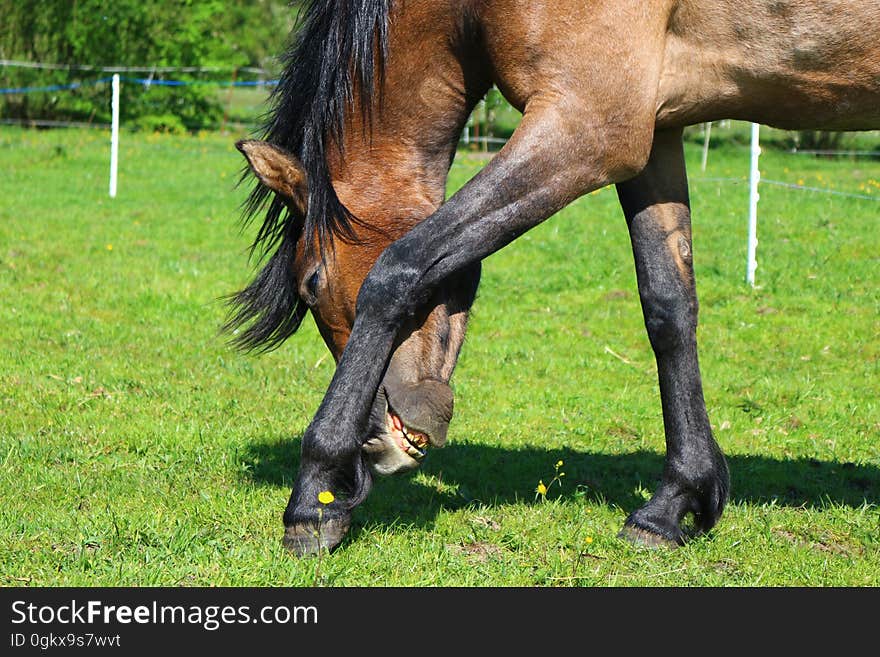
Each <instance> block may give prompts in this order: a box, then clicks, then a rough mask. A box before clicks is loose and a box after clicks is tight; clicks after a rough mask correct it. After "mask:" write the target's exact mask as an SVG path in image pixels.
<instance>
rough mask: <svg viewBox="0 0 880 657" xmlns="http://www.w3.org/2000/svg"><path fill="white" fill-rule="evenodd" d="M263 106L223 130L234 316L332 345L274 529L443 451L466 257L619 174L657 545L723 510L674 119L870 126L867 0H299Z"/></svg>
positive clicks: (236, 322)
mask: <svg viewBox="0 0 880 657" xmlns="http://www.w3.org/2000/svg"><path fill="white" fill-rule="evenodd" d="M493 84H494V85H497V87H498V88H499V89H500V90H501V92H502V93H503V94H504V96H505V97H506V98H507V100H508V101H510V103H511V104H512V105H513V106H514V107H516V108H517V109H519V110H520V111H521V112H522V113H523V117H522V122H521V124H520V125H519V127H518V128H517V130H516V131H515V133H514V134H513V136H512V138H511V139H510V141H509V142H508V143H507V144H506V145H505V146H504V148H503V149H502V150H501V151H500V152H499V153H498V155H497V156H496V157H494V158H493V159H492V160H491V161H490V162H489V163H488V164H487V166H486V167H485V168H484V169H483V170H482V171H481V172H480V173H478V174H477V175H476V176H474V178H473V179H472V180H470V181H469V182H468V183H467V184H466V185H465V186H464V187H463V188H462V189H461V190H460V191H458V192H457V193H456V194H454V195H453V196H452V197H451V198H449V199H448V200H446V201H445V202H444V188H445V181H446V176H447V172H448V170H449V166H450V164H451V162H452V159H453V157H454V153H455V148H456V144H457V141H458V137H459V134H460V132H461V129H462V127H463V125H464V123H465V121H466V119H467V117H468V115H469V113H470V112H471V111H472V109H473V107H474V105H475V103H476V102H477V101H478V99H479V98H481V97H482V96H483V95H484V94H485V93H486V91H487V90H488V89H489V87H490V86H491V85H493ZM274 101H275V104H274V108H273V112H272V114H271V117H270V120H269V122H268V124H267V128H266V130H265V133H264V135H263V141H246V142H242V143H240V144H239V148H240V149H241V150H242V151H243V153H244V154H245V156H246V157H247V159H248V162H249V164H250V166H251V169H252V170H253V171H254V172H255V173H256V175H257V177H258V179H259V180H260V181H261V183H262V184H261V185H259V186H258V187H257V188H256V189H255V190H254V192H253V193H252V195H251V197H250V202H249V206H248V210H249V212H250V214H251V215H253V214H255V213H257V212H258V211H261V210H262V209H263V208H266V213H265V219H264V221H263V225H262V228H261V230H260V232H259V234H258V236H257V239H256V241H255V246H256V247H258V248H260V249H261V250H262V251H263V252H264V253H265V254H267V255H269V257H268V260H267V262H266V264H265V266H264V268H263V269H262V270H261V272H260V273H259V275H258V276H257V278H256V279H255V280H254V282H253V283H252V284H251V285H250V286H249V287H248V288H246V289H245V290H243V291H242V292H240V293H239V294H238V295H237V297H235V299H234V304H235V308H236V309H235V313H234V314H233V316H232V318H231V320H230V323H229V326H230V327H242V328H243V329H244V330H243V332H242V333H240V335H239V337H238V342H239V344H240V345H241V346H243V347H246V348H272V347H275V346H278V345H279V344H280V343H282V342H283V341H284V340H285V339H286V338H287V337H289V336H290V335H291V334H292V333H293V332H294V331H295V330H296V328H297V327H298V326H299V323H300V321H301V320H302V318H303V316H304V314H305V312H307V309H310V310H311V311H312V313H313V315H314V317H315V320H316V322H317V325H318V327H319V328H320V331H321V334H322V336H323V337H324V340H325V341H326V343H327V345H328V347H329V348H330V350H331V351H332V352H333V355H334V357H335V358H336V360H337V368H336V372H335V375H334V377H333V380H332V382H331V383H330V387H329V389H328V390H327V393H326V395H325V397H324V400H323V402H322V404H321V406H320V407H319V409H318V411H317V413H316V415H315V417H314V419H313V421H312V422H311V424H310V425H309V427H308V429H307V430H306V432H305V434H304V436H303V440H302V460H301V465H300V471H299V473H298V475H297V479H296V483H295V486H294V488H293V491H292V493H291V497H290V501H289V503H288V506H287V510H286V512H285V514H284V522H285V525H286V528H287V529H286V533H285V542H286V544H287V545H288V547H290V548H291V549H292V550H294V551H295V552H296V553H297V554H304V553H311V552H315V551H318V550H320V549H321V548H322V547H328V548H332V547H335V546H336V545H338V544H339V542H340V541H341V540H342V538H343V536H344V535H345V533H346V531H347V529H348V525H349V521H350V518H351V513H352V509H353V508H354V507H355V506H356V505H357V504H359V503H360V502H361V501H363V499H364V498H365V496H366V495H367V493H368V491H369V488H370V482H371V475H370V470H371V468H370V466H372V470H374V471H377V472H380V473H392V472H397V471H401V470H404V469H408V468H412V467H416V466H417V465H418V464H419V462H420V460H421V458H422V456H423V454H424V450H425V448H426V447H427V446H428V445H429V444H431V445H435V446H440V445H442V444H443V442H444V441H445V438H446V432H447V426H448V423H449V420H450V418H451V415H452V394H451V391H450V388H449V386H448V382H449V378H450V376H451V374H452V371H453V368H454V366H455V362H456V359H457V357H458V352H459V348H460V346H461V343H462V340H463V337H464V333H465V327H466V318H467V312H468V309H469V307H470V304H471V303H472V301H473V298H474V295H475V291H476V285H477V281H478V278H479V263H480V262H481V260H482V259H483V258H485V257H486V256H488V255H489V254H491V253H493V252H495V251H497V250H498V249H500V248H502V247H503V246H505V245H506V244H508V243H509V242H511V241H512V240H514V239H515V238H516V237H517V236H519V235H521V234H522V233H524V232H526V231H527V230H528V229H530V228H532V227H533V226H535V225H537V224H538V223H540V222H542V221H543V220H545V219H546V218H548V217H550V216H551V215H553V214H554V213H555V212H556V211H558V210H559V209H561V208H563V207H564V206H565V205H567V204H568V203H570V202H571V201H573V200H574V199H576V198H578V197H579V196H581V195H583V194H586V193H588V192H590V191H592V190H595V189H599V188H601V187H603V186H606V185H610V184H614V185H616V186H617V191H618V196H619V198H620V202H621V205H622V208H623V212H624V215H625V217H626V221H627V225H628V228H629V233H630V237H631V240H632V247H633V254H634V257H635V267H636V274H637V280H638V288H639V294H640V298H641V303H642V308H643V312H644V319H645V325H646V328H647V332H648V336H649V339H650V342H651V345H652V348H653V350H654V353H655V356H656V361H657V370H658V376H659V381H660V394H661V404H662V408H663V421H664V429H665V435H666V463H665V467H664V470H663V476H662V481H661V483H660V486H659V488H658V489H657V491H656V492H655V493H654V495H653V497H652V498H651V500H650V501H649V502H648V503H647V504H645V506H643V507H642V508H640V509H637V510H635V511H634V512H632V513H631V515H630V516H629V517H628V518H627V520H626V523H625V525H624V528H623V530H622V535H623V536H625V537H627V538H629V539H631V540H634V541H637V542H640V543H643V544H647V545H659V544H671V545H674V544H679V543H681V542H683V540H684V538H685V535H684V533H683V531H682V529H681V522H682V520H683V518H684V517H685V516H686V515H688V514H692V515H693V517H694V524H695V528H696V530H697V531H707V530H709V529H710V528H711V527H713V526H714V525H715V523H716V522H717V521H718V519H719V517H720V515H721V513H722V510H723V508H724V505H725V503H726V500H727V497H728V489H729V477H728V470H727V465H726V462H725V459H724V457H723V455H722V453H721V450H720V448H719V447H718V445H717V443H716V442H715V440H714V438H713V436H712V432H711V429H710V424H709V419H708V416H707V413H706V407H705V403H704V400H703V391H702V383H701V378H700V370H699V365H698V361H697V343H696V325H697V297H696V291H695V283H694V275H693V265H692V255H691V253H692V251H691V228H690V209H689V201H688V185H687V176H686V172H685V166H684V158H683V149H682V140H681V135H682V129H683V128H684V127H685V126H687V125H691V124H694V123H699V122H703V121H713V120H719V119H723V118H733V119H745V120H749V121H754V122H759V123H764V124H768V125H774V126H778V127H782V128H789V129H795V128H813V129H832V130H862V129H865V130H867V129H875V128H880V1H878V0H863V1H862V2H849V1H847V0H797V1H795V0H739V1H737V2H732V1H731V0H653V1H651V2H645V1H643V0H533V1H530V2H521V1H517V0H459V1H454V0H393V1H392V0H364V1H363V2H358V3H346V2H318V1H315V2H312V3H311V4H310V5H309V6H308V7H307V8H306V10H305V14H304V20H303V22H302V25H301V27H300V29H299V30H298V31H297V33H296V38H295V41H294V43H293V44H292V46H291V48H290V50H289V52H288V54H287V59H286V68H285V72H284V74H283V76H282V78H281V80H280V83H279V86H278V88H277V90H276V93H275V95H274ZM270 190H272V191H274V195H273V194H272V192H271V191H270ZM327 490H329V491H331V492H332V493H334V495H335V501H334V502H333V503H331V504H330V505H328V506H323V505H321V504H320V503H319V500H318V494H319V493H320V492H322V491H327ZM319 509H320V510H321V513H320V514H319ZM319 519H320V520H319ZM319 522H320V530H321V531H320V532H319V531H317V529H318V524H319Z"/></svg>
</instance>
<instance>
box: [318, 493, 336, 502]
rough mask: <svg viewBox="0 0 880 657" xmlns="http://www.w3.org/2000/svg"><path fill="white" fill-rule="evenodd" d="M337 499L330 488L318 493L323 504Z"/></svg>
mask: <svg viewBox="0 0 880 657" xmlns="http://www.w3.org/2000/svg"><path fill="white" fill-rule="evenodd" d="M335 499H336V498H335V497H334V496H333V493H331V492H330V491H329V490H324V491H321V492H320V493H318V501H319V502H320V503H321V504H330V502H332V501H333V500H335Z"/></svg>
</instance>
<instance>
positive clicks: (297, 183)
mask: <svg viewBox="0 0 880 657" xmlns="http://www.w3.org/2000/svg"><path fill="white" fill-rule="evenodd" d="M235 147H236V148H237V149H238V150H240V151H241V153H242V154H243V155H244V157H245V159H246V160H247V162H248V165H249V166H250V168H251V171H253V172H254V173H255V174H256V176H257V178H259V180H260V182H261V183H263V184H264V185H266V187H268V188H269V189H271V190H273V191H275V192H276V193H278V194H280V195H281V196H282V197H283V198H284V200H285V201H287V202H288V203H289V204H292V205H293V206H294V207H295V208H296V209H297V210H299V211H300V212H301V213H302V214H305V213H306V210H307V203H308V197H309V188H308V182H307V178H306V171H305V169H304V168H303V165H302V164H301V163H300V161H299V160H298V159H296V158H295V157H294V156H293V155H291V154H290V153H288V152H286V151H284V150H282V149H281V148H278V147H277V146H274V145H272V144H270V143H268V142H265V141H259V140H257V139H243V140H242V141H239V142H236V144H235Z"/></svg>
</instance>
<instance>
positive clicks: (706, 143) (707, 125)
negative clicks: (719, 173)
mask: <svg viewBox="0 0 880 657" xmlns="http://www.w3.org/2000/svg"><path fill="white" fill-rule="evenodd" d="M703 126H704V128H705V130H706V135H705V139H704V141H703V162H702V170H703V171H705V170H706V164H708V162H709V139H710V138H711V137H712V122H711V121H708V122H706V123H704V124H703Z"/></svg>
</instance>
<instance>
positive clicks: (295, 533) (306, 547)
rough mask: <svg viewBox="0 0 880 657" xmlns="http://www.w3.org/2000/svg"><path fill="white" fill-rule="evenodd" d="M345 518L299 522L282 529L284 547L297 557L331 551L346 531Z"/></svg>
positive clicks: (346, 521)
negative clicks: (318, 521) (317, 521)
mask: <svg viewBox="0 0 880 657" xmlns="http://www.w3.org/2000/svg"><path fill="white" fill-rule="evenodd" d="M348 525H349V521H348V519H347V518H330V519H328V520H324V521H321V522H320V523H311V522H306V523H301V524H297V525H291V526H289V527H287V528H286V529H285V530H284V539H283V543H284V547H286V548H287V549H288V550H290V551H291V552H293V553H294V554H295V555H296V556H298V557H304V556H308V555H310V554H318V553H319V552H320V551H321V550H328V551H332V550H333V549H334V548H335V547H336V546H337V545H339V544H340V543H341V542H342V539H343V538H345V534H346V532H348Z"/></svg>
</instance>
